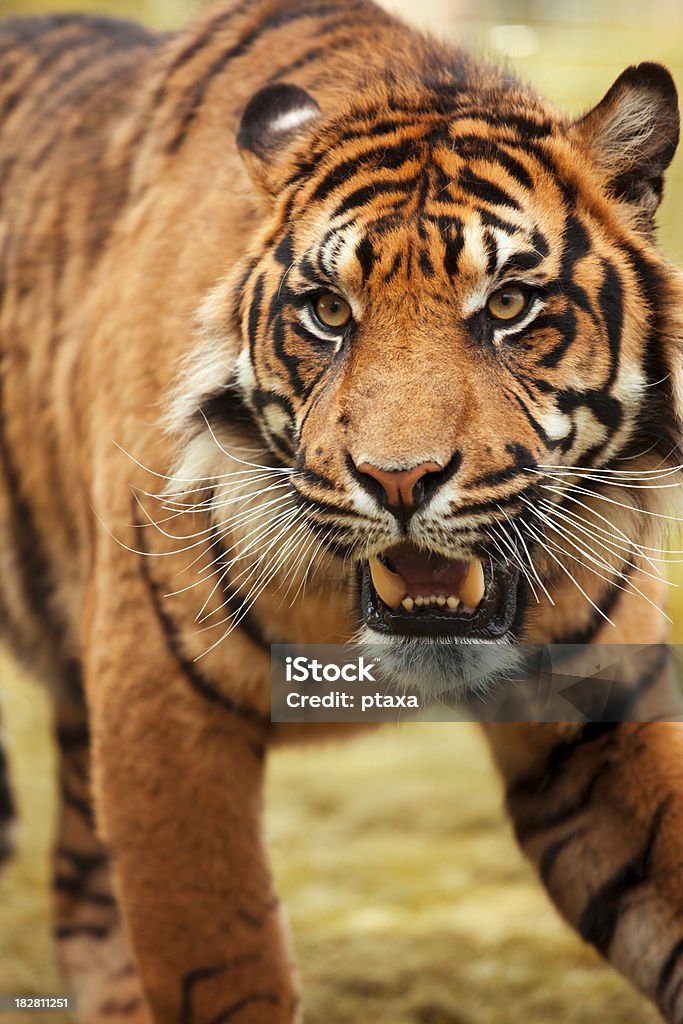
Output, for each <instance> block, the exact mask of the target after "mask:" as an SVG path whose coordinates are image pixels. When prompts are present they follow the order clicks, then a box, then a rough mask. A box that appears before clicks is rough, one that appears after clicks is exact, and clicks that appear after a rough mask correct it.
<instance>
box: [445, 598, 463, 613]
mask: <svg viewBox="0 0 683 1024" xmlns="http://www.w3.org/2000/svg"><path fill="white" fill-rule="evenodd" d="M446 604H447V605H448V607H449V608H450V610H451V611H452V612H454V611H456V609H457V607H458V605H459V604H460V602H459V601H458V599H457V597H449V598H448V599H447V600H446Z"/></svg>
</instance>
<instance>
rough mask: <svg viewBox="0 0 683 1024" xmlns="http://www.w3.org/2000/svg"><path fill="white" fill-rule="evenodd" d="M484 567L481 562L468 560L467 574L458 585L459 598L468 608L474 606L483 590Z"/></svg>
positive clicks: (479, 600)
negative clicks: (460, 584)
mask: <svg viewBox="0 0 683 1024" xmlns="http://www.w3.org/2000/svg"><path fill="white" fill-rule="evenodd" d="M485 589H486V588H485V586H484V568H483V566H482V564H481V562H470V564H469V568H468V570H467V575H466V576H465V579H464V580H463V581H462V586H461V587H460V595H459V596H460V600H461V601H462V603H463V604H465V605H467V606H468V608H476V607H477V606H478V605H479V603H480V602H481V599H482V597H483V596H484V591H485Z"/></svg>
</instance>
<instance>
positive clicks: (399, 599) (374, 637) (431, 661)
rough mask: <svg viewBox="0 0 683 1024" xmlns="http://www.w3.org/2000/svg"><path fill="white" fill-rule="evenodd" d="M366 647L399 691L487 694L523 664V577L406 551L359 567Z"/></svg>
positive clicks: (504, 568) (506, 568) (501, 567)
mask: <svg viewBox="0 0 683 1024" xmlns="http://www.w3.org/2000/svg"><path fill="white" fill-rule="evenodd" d="M358 595H359V604H360V612H361V615H362V620H363V627H362V629H361V630H360V632H359V634H358V641H359V643H360V645H361V646H372V647H374V648H376V647H377V646H378V645H381V648H382V672H383V675H384V676H385V677H386V678H387V679H388V680H389V681H390V682H391V683H392V684H393V685H395V686H398V687H399V688H403V689H411V690H418V691H419V692H420V693H421V694H423V695H424V696H426V697H429V698H433V699H440V700H444V699H445V700H447V699H456V700H457V699H463V698H466V697H467V696H468V695H475V694H482V693H483V692H486V691H489V690H490V689H491V688H492V687H494V686H495V685H496V684H497V683H498V682H500V681H503V680H504V679H505V678H506V677H507V676H508V675H509V674H510V673H511V672H513V671H514V670H515V668H516V667H517V666H518V665H519V663H520V659H521V654H520V651H519V649H518V648H517V647H516V645H515V643H514V638H515V632H516V628H517V627H518V624H519V620H520V617H521V611H522V608H521V604H522V602H521V592H520V575H519V572H518V571H517V570H516V569H515V568H514V567H512V566H510V565H506V564H501V563H498V564H496V563H493V562H491V561H490V560H486V561H485V562H482V561H479V560H477V559H470V560H465V559H462V560H460V559H458V560H456V559H450V558H446V557H444V556H442V555H440V554H437V553H435V552H426V551H424V550H421V549H419V548H417V547H415V546H414V545H412V544H401V545H397V546H396V547H393V548H390V549H388V550H387V551H385V552H382V553H381V554H380V555H378V556H374V557H372V558H371V559H369V560H368V561H366V562H362V563H361V565H360V567H359V587H358Z"/></svg>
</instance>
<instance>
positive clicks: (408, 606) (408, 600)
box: [401, 597, 415, 612]
mask: <svg viewBox="0 0 683 1024" xmlns="http://www.w3.org/2000/svg"><path fill="white" fill-rule="evenodd" d="M401 604H402V605H403V607H404V608H405V610H406V611H407V612H412V610H413V605H414V604H415V602H414V601H413V599H412V597H404V598H403V600H402V601H401Z"/></svg>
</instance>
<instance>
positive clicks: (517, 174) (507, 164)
mask: <svg viewBox="0 0 683 1024" xmlns="http://www.w3.org/2000/svg"><path fill="white" fill-rule="evenodd" d="M452 144H453V147H454V149H455V152H456V153H458V154H459V155H460V156H463V157H465V158H466V159H468V160H474V159H480V160H485V161H486V162H487V163H495V164H500V166H501V167H504V168H505V170H506V171H507V172H508V174H509V175H510V176H511V177H512V178H514V179H515V181H516V182H517V184H518V185H521V186H522V188H526V189H533V187H534V179H533V178H532V176H531V175H530V174H529V172H528V171H527V169H526V167H525V166H524V165H523V164H522V163H521V162H520V161H519V160H517V159H516V157H514V156H512V154H511V153H508V152H507V151H506V150H504V149H502V148H501V144H500V143H496V142H493V141H492V140H490V139H484V138H482V137H481V136H480V135H456V136H455V137H454V138H453V140H452Z"/></svg>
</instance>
